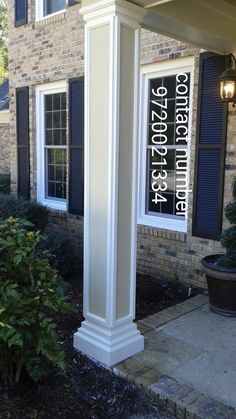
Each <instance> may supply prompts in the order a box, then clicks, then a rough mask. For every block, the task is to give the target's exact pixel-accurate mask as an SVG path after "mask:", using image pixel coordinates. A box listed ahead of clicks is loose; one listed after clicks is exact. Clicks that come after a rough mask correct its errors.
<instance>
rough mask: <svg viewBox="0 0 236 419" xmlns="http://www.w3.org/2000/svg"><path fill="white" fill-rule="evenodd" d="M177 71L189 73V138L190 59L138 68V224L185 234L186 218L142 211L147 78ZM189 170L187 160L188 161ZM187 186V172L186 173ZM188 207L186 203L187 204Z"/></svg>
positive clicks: (144, 194) (191, 84)
mask: <svg viewBox="0 0 236 419" xmlns="http://www.w3.org/2000/svg"><path fill="white" fill-rule="evenodd" d="M178 72H188V73H190V74H191V83H190V100H189V108H190V113H189V137H190V139H191V131H192V111H193V106H192V105H193V83H194V80H193V78H194V57H186V58H180V59H177V60H168V61H164V62H161V63H158V64H152V65H145V66H142V67H141V77H140V102H139V103H140V122H139V158H138V204H137V207H138V220H137V222H138V224H140V225H145V226H150V227H157V228H163V229H167V230H172V231H178V232H186V231H187V227H188V217H186V218H185V219H184V220H178V219H175V218H171V217H168V215H166V216H162V215H161V214H160V215H149V214H146V212H145V207H146V144H147V118H148V107H147V106H148V81H149V79H150V78H156V77H163V76H169V75H173V74H177V73H178ZM188 157H190V141H188ZM187 164H188V168H189V167H190V158H189V160H188V163H187ZM188 185H189V170H188ZM187 204H188V202H187Z"/></svg>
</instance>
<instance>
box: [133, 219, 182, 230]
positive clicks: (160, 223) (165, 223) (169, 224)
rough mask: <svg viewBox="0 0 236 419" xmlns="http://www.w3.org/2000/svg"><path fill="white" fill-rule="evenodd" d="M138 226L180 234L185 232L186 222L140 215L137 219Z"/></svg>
mask: <svg viewBox="0 0 236 419" xmlns="http://www.w3.org/2000/svg"><path fill="white" fill-rule="evenodd" d="M138 224H139V225H144V226H148V227H154V228H161V229H164V230H170V231H174V232H175V231H176V232H180V233H186V232H187V227H188V226H187V220H183V221H182V220H175V219H172V218H164V217H155V216H151V215H142V216H140V217H139V218H138Z"/></svg>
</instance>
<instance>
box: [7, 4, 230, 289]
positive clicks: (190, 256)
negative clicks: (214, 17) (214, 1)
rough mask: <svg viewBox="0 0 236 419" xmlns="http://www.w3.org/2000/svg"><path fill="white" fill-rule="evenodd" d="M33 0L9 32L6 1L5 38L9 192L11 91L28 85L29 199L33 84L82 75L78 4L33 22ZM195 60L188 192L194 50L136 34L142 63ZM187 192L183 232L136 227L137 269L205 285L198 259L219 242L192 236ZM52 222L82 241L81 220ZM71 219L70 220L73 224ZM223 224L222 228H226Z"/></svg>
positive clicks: (33, 161) (227, 195)
mask: <svg viewBox="0 0 236 419" xmlns="http://www.w3.org/2000/svg"><path fill="white" fill-rule="evenodd" d="M34 3H35V2H34V1H33V0H32V1H29V13H28V21H29V23H28V25H25V26H22V27H19V28H14V24H13V22H14V16H13V15H14V13H13V11H14V7H13V5H14V0H10V1H9V16H10V34H9V35H10V40H9V55H10V56H9V68H10V75H11V77H10V115H11V117H10V143H11V162H12V167H11V176H12V190H13V192H15V191H16V184H17V167H16V137H15V88H16V87H20V86H25V85H27V86H29V87H30V89H29V93H30V104H29V105H30V109H29V112H30V175H31V196H32V198H35V197H36V171H37V157H36V140H35V138H36V121H35V114H36V106H35V86H36V85H38V84H41V83H47V82H53V81H57V80H62V79H64V80H68V79H69V78H71V77H76V76H81V75H83V73H84V29H83V22H82V18H81V16H80V15H79V7H80V6H79V5H75V6H73V7H70V8H68V9H67V10H66V12H65V13H61V14H58V15H56V16H53V17H48V18H47V19H45V20H43V21H41V22H35V9H34ZM186 56H194V58H195V67H194V68H195V71H194V92H193V112H192V138H191V149H190V189H193V181H194V162H195V136H196V135H195V134H196V109H197V95H198V60H199V48H197V47H195V46H193V45H191V44H188V43H182V42H179V41H176V40H173V39H170V38H167V37H166V36H163V35H159V34H155V33H152V32H149V31H147V30H142V33H141V64H142V65H148V64H154V63H158V62H161V61H164V60H172V59H176V58H181V57H186ZM235 114H236V111H235V110H234V108H232V107H230V108H229V115H228V139H227V152H226V171H225V193H224V204H226V203H227V202H229V200H230V199H231V191H230V185H231V181H232V178H233V176H234V175H235V174H236V160H235V157H236V142H235V139H234V138H235V134H236V118H235ZM191 218H192V194H190V197H189V222H188V231H187V233H186V234H182V233H181V234H180V233H176V232H172V231H168V230H161V229H156V228H149V227H146V226H138V240H137V269H138V271H139V272H141V273H144V274H151V275H155V276H160V277H162V278H165V279H179V280H181V281H183V282H186V283H187V284H192V285H195V286H203V287H205V286H206V282H205V279H204V276H203V274H202V271H201V264H200V259H201V258H202V257H203V256H205V255H206V254H209V253H218V252H219V251H221V248H220V245H219V242H217V241H213V240H203V239H201V238H197V237H193V236H192V234H191V230H192V225H191ZM52 219H53V220H54V223H55V224H56V225H57V226H58V225H61V226H62V227H63V228H67V229H69V231H70V233H71V235H73V236H74V237H75V240H78V241H79V246H81V243H82V220H81V219H79V220H77V219H76V217H72V216H70V215H68V214H64V215H60V216H59V215H58V213H57V215H54V216H53V218H52ZM72 220H73V221H72ZM226 225H227V223H226V220H224V226H226Z"/></svg>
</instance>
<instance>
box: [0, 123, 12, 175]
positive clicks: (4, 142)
mask: <svg viewBox="0 0 236 419" xmlns="http://www.w3.org/2000/svg"><path fill="white" fill-rule="evenodd" d="M0 150H1V151H0V174H1V173H10V161H11V158H10V152H11V148H10V131H9V124H8V123H4V124H0Z"/></svg>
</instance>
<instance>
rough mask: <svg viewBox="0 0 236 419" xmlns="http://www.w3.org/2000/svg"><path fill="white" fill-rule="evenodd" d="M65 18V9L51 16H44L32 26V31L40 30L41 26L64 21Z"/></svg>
mask: <svg viewBox="0 0 236 419" xmlns="http://www.w3.org/2000/svg"><path fill="white" fill-rule="evenodd" d="M65 16H66V13H65V9H63V10H60V11H59V12H56V13H52V14H51V15H47V16H44V17H43V18H41V19H38V20H37V21H36V22H35V24H34V25H33V27H34V29H37V28H40V27H42V26H46V25H49V24H50V23H54V22H59V21H61V20H64V19H65Z"/></svg>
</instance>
